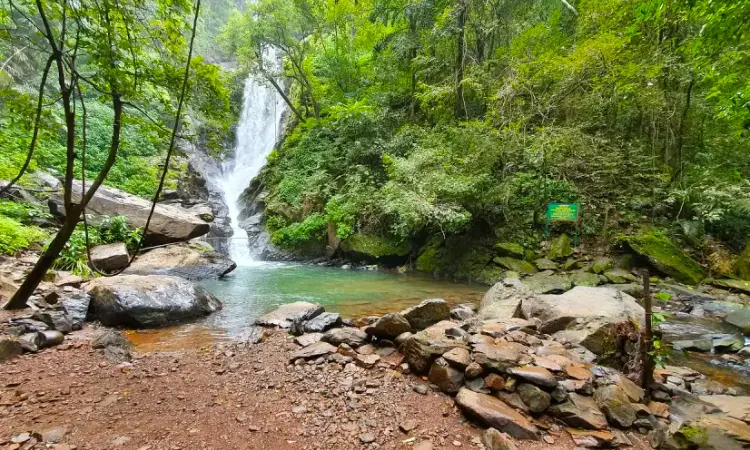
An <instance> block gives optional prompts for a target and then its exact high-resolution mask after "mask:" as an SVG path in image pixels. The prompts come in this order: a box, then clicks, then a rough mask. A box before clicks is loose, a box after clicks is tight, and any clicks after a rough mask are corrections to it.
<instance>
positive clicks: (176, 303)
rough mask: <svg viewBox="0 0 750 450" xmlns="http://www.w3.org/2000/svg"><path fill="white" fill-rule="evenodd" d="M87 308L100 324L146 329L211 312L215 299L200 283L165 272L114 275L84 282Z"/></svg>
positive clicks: (217, 304) (217, 303)
mask: <svg viewBox="0 0 750 450" xmlns="http://www.w3.org/2000/svg"><path fill="white" fill-rule="evenodd" d="M86 289H87V291H88V293H89V295H90V296H91V304H90V310H91V311H92V313H93V315H95V316H96V317H97V318H98V319H99V320H100V321H101V322H102V324H103V325H106V326H127V327H133V328H149V327H158V326H162V325H166V324H169V323H173V322H180V321H184V320H188V319H194V318H197V317H201V316H205V315H208V314H211V313H212V312H214V311H217V310H219V309H221V307H222V305H221V302H220V301H219V299H217V298H216V297H215V296H214V295H213V294H211V293H210V292H208V291H207V290H206V289H204V288H203V287H202V286H199V285H197V284H194V283H192V282H190V281H187V280H185V279H183V278H179V277H170V276H165V275H149V276H141V275H118V276H116V277H109V278H97V279H95V280H93V281H91V282H89V283H88V285H87V286H86Z"/></svg>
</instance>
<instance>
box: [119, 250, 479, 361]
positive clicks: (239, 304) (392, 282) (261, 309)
mask: <svg viewBox="0 0 750 450" xmlns="http://www.w3.org/2000/svg"><path fill="white" fill-rule="evenodd" d="M201 284H202V285H203V286H204V287H206V288H207V289H208V290H209V291H211V292H212V293H214V294H215V295H216V296H217V297H218V298H219V299H221V301H222V303H223V304H224V308H223V309H222V310H221V311H219V312H216V313H214V314H212V315H210V316H208V317H205V318H203V319H201V320H199V321H197V322H193V323H189V324H184V325H177V326H173V327H167V328H161V329H156V330H143V331H131V332H129V338H130V339H131V340H132V341H133V342H134V343H135V344H136V345H137V346H139V347H140V348H142V349H144V350H158V349H174V348H180V347H190V346H200V345H204V344H209V343H212V342H218V341H222V340H233V339H241V338H242V336H243V334H244V333H247V331H248V330H249V329H250V326H251V325H252V324H253V321H254V320H255V318H256V317H258V316H259V315H261V314H264V313H266V312H268V311H270V310H271V309H273V308H274V307H276V306H277V305H280V304H283V303H291V302H296V301H308V302H313V303H320V304H321V305H323V306H324V307H325V308H326V311H332V312H338V313H341V315H342V316H343V317H345V318H355V317H363V316H369V315H380V314H384V313H387V312H394V311H399V310H401V309H404V308H407V307H409V306H412V305H415V304H417V303H419V302H420V301H422V300H424V299H427V298H443V299H445V300H447V301H448V302H449V303H450V304H451V305H455V304H459V303H473V304H478V303H479V301H480V300H481V299H482V296H483V295H484V293H485V292H486V291H487V289H489V287H488V286H484V285H477V284H474V285H472V284H464V283H453V282H450V281H445V280H436V279H433V278H430V277H428V276H424V275H418V274H394V273H387V272H383V271H366V270H346V269H337V268H327V267H317V266H308V265H301V264H291V263H270V262H264V263H255V264H250V265H243V266H238V267H237V269H236V270H234V271H233V272H232V273H230V274H229V275H227V276H226V277H224V278H223V279H220V280H207V281H203V282H201Z"/></svg>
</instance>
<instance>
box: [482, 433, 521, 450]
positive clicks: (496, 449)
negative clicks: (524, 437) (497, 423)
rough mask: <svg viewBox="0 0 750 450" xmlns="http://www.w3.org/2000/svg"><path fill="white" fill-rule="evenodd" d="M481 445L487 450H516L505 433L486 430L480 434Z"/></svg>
mask: <svg viewBox="0 0 750 450" xmlns="http://www.w3.org/2000/svg"><path fill="white" fill-rule="evenodd" d="M482 443H483V444H484V446H485V448H486V449H487V450H517V447H516V444H515V443H513V440H512V439H511V437H510V436H508V434H506V433H501V432H499V431H497V430H496V429H494V428H488V429H487V430H485V432H484V433H482Z"/></svg>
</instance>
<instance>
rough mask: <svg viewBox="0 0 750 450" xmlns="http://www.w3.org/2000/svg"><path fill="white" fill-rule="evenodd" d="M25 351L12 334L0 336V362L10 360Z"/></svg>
mask: <svg viewBox="0 0 750 450" xmlns="http://www.w3.org/2000/svg"><path fill="white" fill-rule="evenodd" d="M22 352H23V347H22V346H21V343H20V342H18V340H16V339H14V338H12V337H10V336H0V362H5V361H10V360H11V359H13V358H15V357H16V356H18V355H20V354H21V353H22Z"/></svg>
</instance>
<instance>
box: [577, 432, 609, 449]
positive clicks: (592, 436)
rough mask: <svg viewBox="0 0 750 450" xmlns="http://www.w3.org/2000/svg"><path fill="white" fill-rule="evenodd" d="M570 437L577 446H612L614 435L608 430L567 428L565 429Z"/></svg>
mask: <svg viewBox="0 0 750 450" xmlns="http://www.w3.org/2000/svg"><path fill="white" fill-rule="evenodd" d="M566 431H567V432H568V434H570V437H571V438H572V439H573V443H575V444H576V445H577V446H579V447H588V448H591V447H595V448H599V447H607V448H609V447H612V446H613V442H614V441H615V435H614V434H613V433H611V432H609V431H605V430H601V431H592V430H578V429H575V428H568V429H567V430H566Z"/></svg>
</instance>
